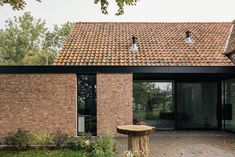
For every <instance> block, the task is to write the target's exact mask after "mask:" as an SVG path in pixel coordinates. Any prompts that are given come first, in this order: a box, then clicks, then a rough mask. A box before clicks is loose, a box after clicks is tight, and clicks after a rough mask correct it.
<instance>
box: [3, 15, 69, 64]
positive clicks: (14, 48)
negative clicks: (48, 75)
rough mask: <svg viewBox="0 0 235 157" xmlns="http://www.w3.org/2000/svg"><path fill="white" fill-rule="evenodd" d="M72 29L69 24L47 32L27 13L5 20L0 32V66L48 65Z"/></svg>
mask: <svg viewBox="0 0 235 157" xmlns="http://www.w3.org/2000/svg"><path fill="white" fill-rule="evenodd" d="M71 28H72V23H66V24H64V25H62V26H60V27H59V26H57V25H55V27H54V30H53V31H52V32H50V31H49V30H48V28H46V23H45V21H43V20H41V19H35V18H34V17H33V16H32V15H31V14H30V13H29V12H27V13H25V14H24V15H23V16H20V17H14V18H13V19H9V20H7V21H6V28H5V29H1V30H0V39H1V40H0V64H1V65H47V64H52V63H53V61H54V59H55V57H56V55H57V53H58V52H59V50H60V49H61V48H62V46H63V43H64V41H65V39H66V37H67V36H68V34H69V32H70V30H71Z"/></svg>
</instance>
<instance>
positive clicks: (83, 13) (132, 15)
mask: <svg viewBox="0 0 235 157" xmlns="http://www.w3.org/2000/svg"><path fill="white" fill-rule="evenodd" d="M42 1H43V2H42V3H38V2H35V1H34V0H27V3H28V4H27V6H26V8H25V9H24V10H23V11H13V10H12V9H11V7H9V6H3V7H2V6H0V28H3V27H4V25H5V24H4V22H5V20H7V19H8V18H10V17H13V16H18V15H22V14H23V13H24V12H26V11H30V12H31V13H32V15H33V16H35V17H37V18H42V19H44V20H46V23H47V26H48V27H50V28H52V27H53V25H54V24H63V23H65V22H67V21H71V22H72V21H99V22H101V21H109V22H113V21H116V22H122V21H123V22H124V21H128V22H131V21H134V22H205V21H206V22H224V21H225V22H230V21H232V20H234V19H235V0H140V1H139V2H138V4H137V6H131V7H129V6H126V7H125V15H123V16H118V17H117V16H115V15H114V14H115V12H116V10H117V7H116V5H114V1H115V0H110V3H111V4H110V7H109V15H102V14H101V12H100V6H99V5H95V4H94V3H93V2H94V0H42Z"/></svg>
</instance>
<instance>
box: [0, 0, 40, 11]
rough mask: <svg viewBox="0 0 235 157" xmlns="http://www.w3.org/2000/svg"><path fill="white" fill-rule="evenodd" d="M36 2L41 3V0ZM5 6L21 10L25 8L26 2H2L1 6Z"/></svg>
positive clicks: (9, 0)
mask: <svg viewBox="0 0 235 157" xmlns="http://www.w3.org/2000/svg"><path fill="white" fill-rule="evenodd" d="M36 1H38V2H41V0H36ZM4 4H9V5H10V6H11V7H12V9H14V10H21V9H23V8H24V7H25V5H26V2H25V0H0V5H1V6H3V5H4Z"/></svg>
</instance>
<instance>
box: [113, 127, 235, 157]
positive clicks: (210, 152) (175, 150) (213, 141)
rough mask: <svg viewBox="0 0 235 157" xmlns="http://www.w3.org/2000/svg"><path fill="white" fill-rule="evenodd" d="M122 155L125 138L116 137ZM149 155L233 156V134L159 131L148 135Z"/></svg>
mask: <svg viewBox="0 0 235 157" xmlns="http://www.w3.org/2000/svg"><path fill="white" fill-rule="evenodd" d="M117 141H118V145H117V151H118V152H119V156H120V157H122V156H123V155H121V154H123V152H124V151H126V149H127V138H126V137H122V138H118V139H117ZM150 149H151V150H150V154H151V157H235V134H233V133H228V132H224V131H161V132H156V133H155V134H153V135H152V136H151V137H150Z"/></svg>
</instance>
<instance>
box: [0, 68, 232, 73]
mask: <svg viewBox="0 0 235 157" xmlns="http://www.w3.org/2000/svg"><path fill="white" fill-rule="evenodd" d="M32 73H78V74H79V73H81V74H96V73H137V74H141V73H145V74H153V73H155V74H156V73H158V74H232V75H233V74H235V66H0V74H32Z"/></svg>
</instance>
